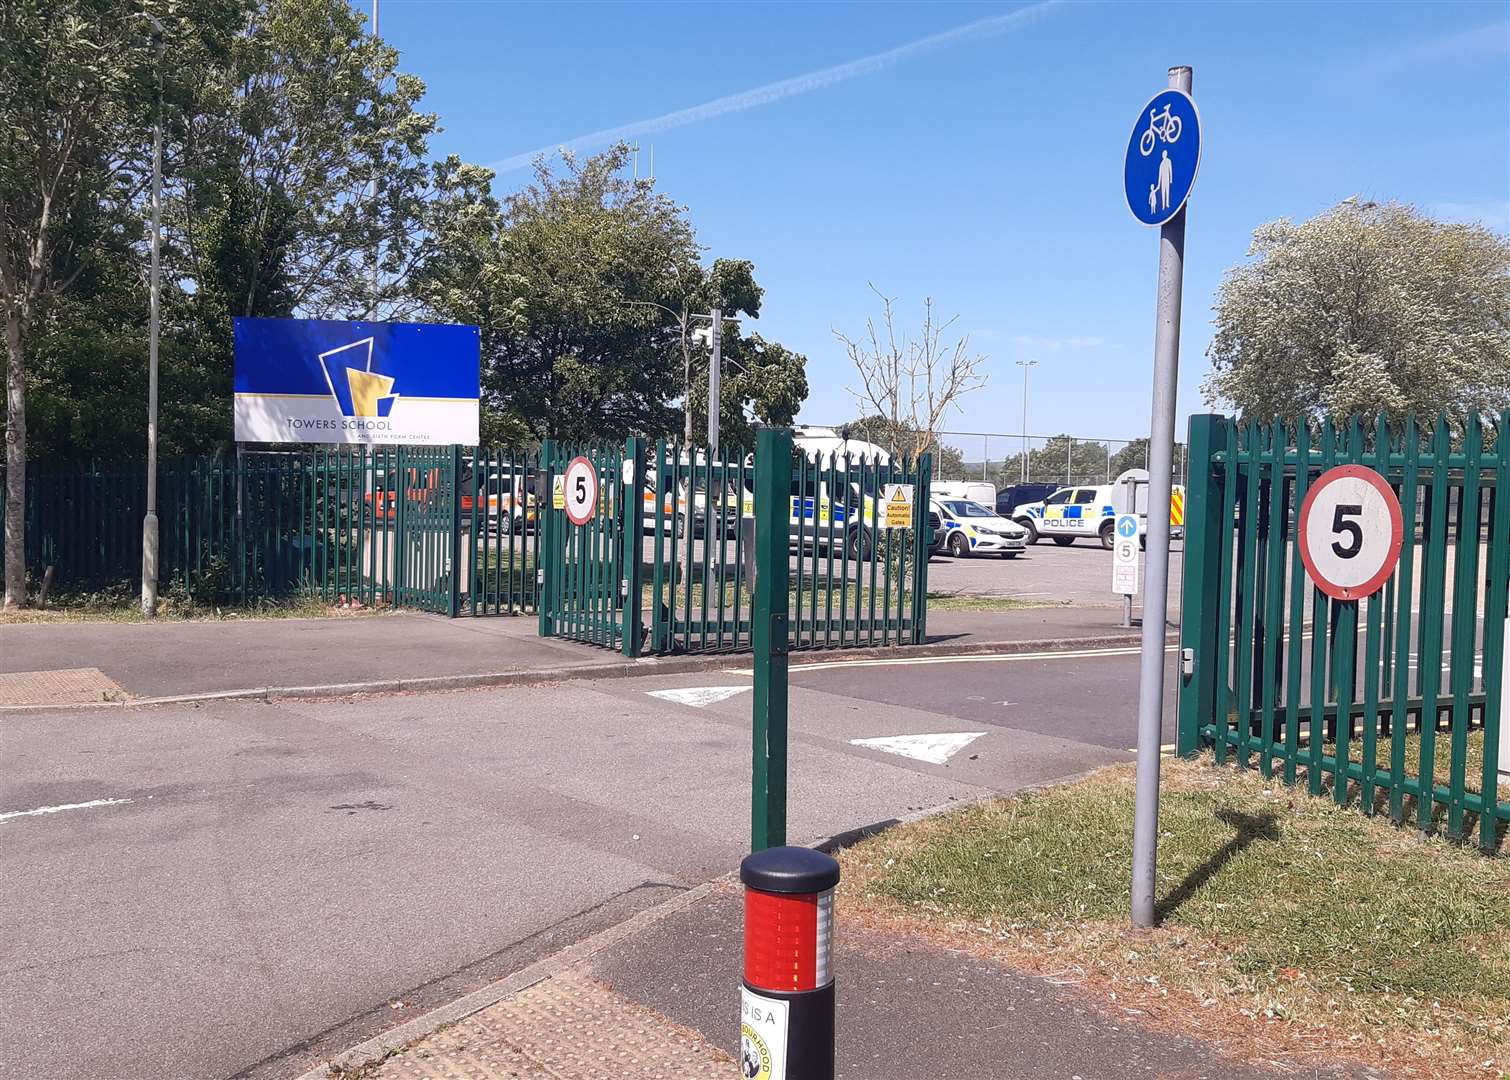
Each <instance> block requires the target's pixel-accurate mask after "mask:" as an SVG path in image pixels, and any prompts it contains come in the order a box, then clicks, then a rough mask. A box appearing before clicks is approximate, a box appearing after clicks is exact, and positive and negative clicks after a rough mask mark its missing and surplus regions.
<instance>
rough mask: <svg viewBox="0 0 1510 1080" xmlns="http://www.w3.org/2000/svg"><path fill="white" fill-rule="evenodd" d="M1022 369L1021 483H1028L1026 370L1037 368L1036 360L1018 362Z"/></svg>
mask: <svg viewBox="0 0 1510 1080" xmlns="http://www.w3.org/2000/svg"><path fill="white" fill-rule="evenodd" d="M1017 366H1018V367H1020V368H1022V482H1023V483H1024V484H1026V483H1027V482H1028V368H1030V367H1037V366H1038V361H1037V360H1019V361H1017Z"/></svg>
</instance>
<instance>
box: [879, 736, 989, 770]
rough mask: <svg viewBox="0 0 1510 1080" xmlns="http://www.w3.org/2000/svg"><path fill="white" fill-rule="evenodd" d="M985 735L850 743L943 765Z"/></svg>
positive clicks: (905, 737) (900, 738) (883, 739)
mask: <svg viewBox="0 0 1510 1080" xmlns="http://www.w3.org/2000/svg"><path fill="white" fill-rule="evenodd" d="M984 734H985V732H984V731H959V732H954V733H949V732H941V733H939V734H937V735H887V736H886V737H885V738H881V739H851V740H849V743H850V745H851V746H864V747H867V748H869V749H871V750H883V751H885V752H886V753H888V754H901V755H902V756H903V757H910V758H915V759H917V760H918V761H927V762H929V763H931V764H933V765H942V764H944V763H945V762H947V761H948V760H949V759H950V758H952V757H953V756H954V755H955V754H957V753H959V752H960V751H961V750H963V749H964V748H965V747H967V746H969V745H970V744H971V743H973V742H974V741H975V740H976V739H978V738H980V737H981V736H982V735H984Z"/></svg>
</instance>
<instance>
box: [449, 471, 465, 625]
mask: <svg viewBox="0 0 1510 1080" xmlns="http://www.w3.org/2000/svg"><path fill="white" fill-rule="evenodd" d="M450 468H451V542H450V544H449V545H448V546H449V548H450V552H451V573H450V574H448V575H447V578H448V580H447V589H448V591H449V593H450V596H449V597H448V601H447V611H448V612H449V613H450V616H451V618H453V619H454V618H456V616H458V615H460V614H461V574H462V559H461V556H462V543H463V541H462V530H461V443H452V444H451V461H450Z"/></svg>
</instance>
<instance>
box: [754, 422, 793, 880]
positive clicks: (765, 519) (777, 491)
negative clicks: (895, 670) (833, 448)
mask: <svg viewBox="0 0 1510 1080" xmlns="http://www.w3.org/2000/svg"><path fill="white" fill-rule="evenodd" d="M791 482H792V433H791V432H790V431H788V430H786V429H784V428H783V429H775V428H761V429H760V432H759V434H758V436H757V438H756V444H755V563H756V572H755V606H754V618H753V619H752V624H751V639H752V640H751V643H752V645H753V648H754V652H755V664H754V667H755V692H754V724H753V725H752V729H753V750H754V753H753V758H752V768H751V775H750V780H751V784H750V788H751V801H750V850H751V851H762V850H764V849H765V848H768V847H780V846H782V845H783V844H785V843H786V743H787V649H788V641H787V617H788V610H789V608H790V604H791V601H790V597H789V596H788V595H787V588H788V582H789V578H790V573H791V565H790V559H791V555H790V550H789V545H788V541H789V534H790V532H791V528H790V511H789V509H788V492H789V490H790V485H791Z"/></svg>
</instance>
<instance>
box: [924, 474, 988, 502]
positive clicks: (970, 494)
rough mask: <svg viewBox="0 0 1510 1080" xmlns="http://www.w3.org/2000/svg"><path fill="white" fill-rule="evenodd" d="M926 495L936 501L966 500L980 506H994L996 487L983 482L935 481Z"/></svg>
mask: <svg viewBox="0 0 1510 1080" xmlns="http://www.w3.org/2000/svg"><path fill="white" fill-rule="evenodd" d="M928 493H929V494H930V495H932V496H933V497H934V498H936V499H967V500H969V501H970V502H975V503H980V504H981V505H982V506H995V505H996V485H995V484H988V483H986V482H985V481H984V480H935V481H934V482H933V484H932V485H930V487H929V490H928Z"/></svg>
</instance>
